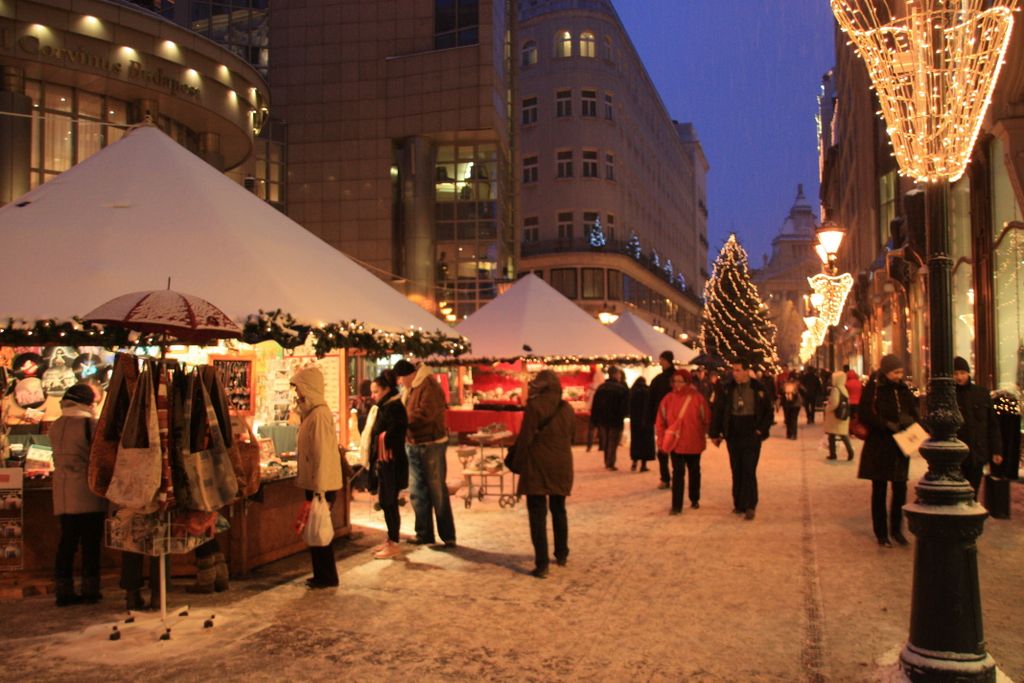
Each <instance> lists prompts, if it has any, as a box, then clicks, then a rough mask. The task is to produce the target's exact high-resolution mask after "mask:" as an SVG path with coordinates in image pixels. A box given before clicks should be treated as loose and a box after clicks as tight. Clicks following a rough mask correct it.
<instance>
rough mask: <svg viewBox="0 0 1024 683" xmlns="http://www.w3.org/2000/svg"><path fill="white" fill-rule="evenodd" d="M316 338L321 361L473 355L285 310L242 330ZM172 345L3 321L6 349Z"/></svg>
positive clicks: (442, 340)
mask: <svg viewBox="0 0 1024 683" xmlns="http://www.w3.org/2000/svg"><path fill="white" fill-rule="evenodd" d="M311 334H312V335H313V348H314V349H315V351H316V354H317V356H320V357H322V356H325V355H327V354H328V353H330V352H332V351H334V350H335V349H358V350H360V351H364V352H365V353H366V354H367V355H368V356H369V357H370V358H382V357H384V356H390V355H393V354H401V355H406V356H413V357H416V358H427V357H431V356H438V357H443V358H457V357H458V356H460V355H462V354H464V353H466V352H467V351H469V342H468V341H467V340H466V339H465V337H461V336H458V335H457V334H454V333H453V334H452V335H451V336H448V335H445V334H443V333H442V332H426V331H424V330H419V329H417V330H409V331H407V332H386V331H383V330H378V329H376V328H372V327H366V326H365V325H363V324H362V323H360V322H356V321H354V320H353V321H349V322H341V323H330V324H327V325H323V326H311V325H302V324H300V323H298V322H297V321H296V320H295V318H293V317H292V316H291V315H289V314H287V313H283V312H281V311H280V310H276V311H270V312H264V311H260V312H259V315H250V316H249V318H248V319H247V320H246V322H245V325H244V327H243V329H242V341H244V342H247V343H249V344H257V343H259V342H262V341H268V340H273V341H276V342H277V343H278V344H280V345H281V346H283V347H284V348H286V349H294V348H295V347H297V346H302V345H303V344H304V343H305V342H306V339H307V338H308V337H309V335H311ZM165 343H168V340H166V339H164V338H163V337H162V335H159V334H141V333H138V332H132V331H130V330H126V329H124V328H122V327H120V326H117V325H101V324H98V323H90V322H86V321H84V320H82V319H81V318H71V319H70V320H59V319H55V318H51V319H49V320H36V321H32V322H29V321H26V320H21V319H18V318H8V319H7V321H6V323H5V322H2V321H0V346H48V345H54V344H59V345H61V346H102V347H105V348H122V347H126V346H158V345H160V344H165Z"/></svg>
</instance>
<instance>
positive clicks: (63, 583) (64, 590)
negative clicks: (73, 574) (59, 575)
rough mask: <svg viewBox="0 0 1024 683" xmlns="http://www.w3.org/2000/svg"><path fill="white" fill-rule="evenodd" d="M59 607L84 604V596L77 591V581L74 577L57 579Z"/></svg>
mask: <svg viewBox="0 0 1024 683" xmlns="http://www.w3.org/2000/svg"><path fill="white" fill-rule="evenodd" d="M56 596H57V607H67V606H69V605H80V604H82V596H81V595H78V594H77V593H75V582H74V581H73V580H72V579H57V590H56Z"/></svg>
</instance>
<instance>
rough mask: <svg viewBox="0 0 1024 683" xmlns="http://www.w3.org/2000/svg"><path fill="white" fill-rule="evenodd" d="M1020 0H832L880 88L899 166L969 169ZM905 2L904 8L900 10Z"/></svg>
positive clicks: (956, 174)
mask: <svg viewBox="0 0 1024 683" xmlns="http://www.w3.org/2000/svg"><path fill="white" fill-rule="evenodd" d="M1016 4H1017V0H958V1H957V2H946V0H831V5H832V12H833V14H835V17H836V20H837V21H838V22H839V26H840V27H841V28H842V30H843V31H844V32H845V33H846V34H847V36H849V38H850V40H851V42H852V44H853V45H854V47H855V48H856V50H857V53H858V54H859V55H860V57H861V58H862V59H863V60H864V62H865V64H866V65H867V68H868V73H869V75H870V76H871V82H872V84H873V86H874V89H875V91H876V92H877V93H878V100H879V102H880V104H881V107H882V111H881V112H880V113H881V115H882V117H883V118H884V119H885V122H886V126H887V132H888V134H889V137H890V138H891V140H892V146H893V151H894V153H895V156H896V160H897V161H898V162H899V166H900V173H901V174H903V175H909V176H911V177H913V178H914V179H916V180H921V181H925V182H937V181H940V180H946V179H948V180H950V181H955V180H957V179H958V178H960V176H962V175H963V173H964V170H965V169H966V167H967V163H968V162H969V160H970V155H971V150H972V149H973V148H974V141H975V139H976V138H977V137H978V131H979V130H980V128H981V123H982V120H983V118H984V116H985V111H986V110H987V109H988V105H989V102H990V101H991V98H992V91H993V90H994V89H995V84H996V80H997V79H998V75H999V69H1000V67H1001V66H1002V63H1003V57H1004V56H1005V54H1006V48H1007V46H1008V45H1009V41H1010V33H1011V29H1012V28H1013V10H1014V8H1015V6H1016ZM904 6H905V8H906V9H905V10H903V11H902V16H901V15H900V14H901V13H900V12H898V11H897V10H901V9H902V7H904Z"/></svg>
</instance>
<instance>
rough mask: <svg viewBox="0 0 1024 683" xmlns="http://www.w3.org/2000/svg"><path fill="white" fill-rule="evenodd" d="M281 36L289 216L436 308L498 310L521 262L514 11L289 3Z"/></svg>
mask: <svg viewBox="0 0 1024 683" xmlns="http://www.w3.org/2000/svg"><path fill="white" fill-rule="evenodd" d="M270 29H271V37H272V38H271V40H272V44H273V51H272V57H271V59H270V71H269V73H270V80H271V82H272V83H273V84H274V98H275V115H276V116H279V117H280V118H282V119H284V120H286V121H287V122H288V153H289V160H288V162H289V164H288V178H287V190H286V191H287V194H288V214H289V215H290V216H291V217H292V218H293V219H295V220H296V221H297V222H299V223H300V224H302V225H303V226H305V227H306V228H307V229H308V230H310V231H311V232H313V233H314V234H316V235H318V236H319V237H321V238H322V239H324V240H325V241H327V242H328V243H330V244H332V245H333V246H335V247H336V248H338V249H340V250H341V251H343V252H345V253H346V254H348V255H350V256H353V257H355V258H356V259H357V260H359V261H361V262H363V263H364V264H366V265H367V266H369V267H370V268H371V269H372V270H374V271H375V272H377V273H378V275H380V276H381V277H383V278H385V279H388V280H390V281H392V282H393V283H394V284H395V285H396V286H397V287H398V288H399V289H400V290H404V291H405V293H406V294H407V295H408V296H410V298H412V299H413V300H416V301H418V302H419V303H421V304H422V305H424V306H425V307H427V308H428V309H430V310H435V311H436V310H437V309H438V304H439V303H440V302H442V301H449V302H451V303H452V304H453V309H454V313H453V315H457V316H458V317H460V318H461V317H462V316H464V315H468V314H469V313H472V312H473V311H474V310H476V308H478V307H479V306H481V305H483V304H484V303H486V302H487V301H489V300H490V299H493V298H494V297H495V296H496V295H497V293H498V291H499V287H500V286H501V285H502V284H503V283H506V282H509V281H510V280H511V278H512V276H513V274H514V269H515V255H516V254H515V236H514V231H513V227H514V222H513V220H512V212H513V208H514V204H513V202H512V196H513V186H512V183H511V166H510V151H509V150H510V135H511V131H510V130H509V127H508V116H507V108H508V102H509V97H510V95H509V92H510V89H511V74H510V72H509V70H508V68H507V64H506V57H505V47H506V45H505V40H506V33H507V31H508V30H509V29H510V22H508V21H507V7H506V3H505V2H502V1H500V0H480V1H479V2H478V1H477V0H457V1H455V0H447V1H435V0H402V1H401V2H399V1H398V0H382V1H380V2H373V3H367V2H361V1H358V0H335V1H330V2H327V1H325V2H317V3H309V2H302V1H298V0H280V1H278V2H275V3H274V5H273V10H272V12H271V18H270ZM278 105H279V106H278Z"/></svg>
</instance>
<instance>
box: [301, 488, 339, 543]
mask: <svg viewBox="0 0 1024 683" xmlns="http://www.w3.org/2000/svg"><path fill="white" fill-rule="evenodd" d="M302 540H303V541H305V542H306V545H308V546H310V547H311V548H322V547H324V546H328V545H330V544H331V541H333V540H334V522H333V521H332V520H331V508H330V506H329V505H327V501H326V500H324V496H323V494H322V493H315V494H313V502H312V503H310V506H309V517H308V518H307V520H306V526H305V528H303V530H302Z"/></svg>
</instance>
